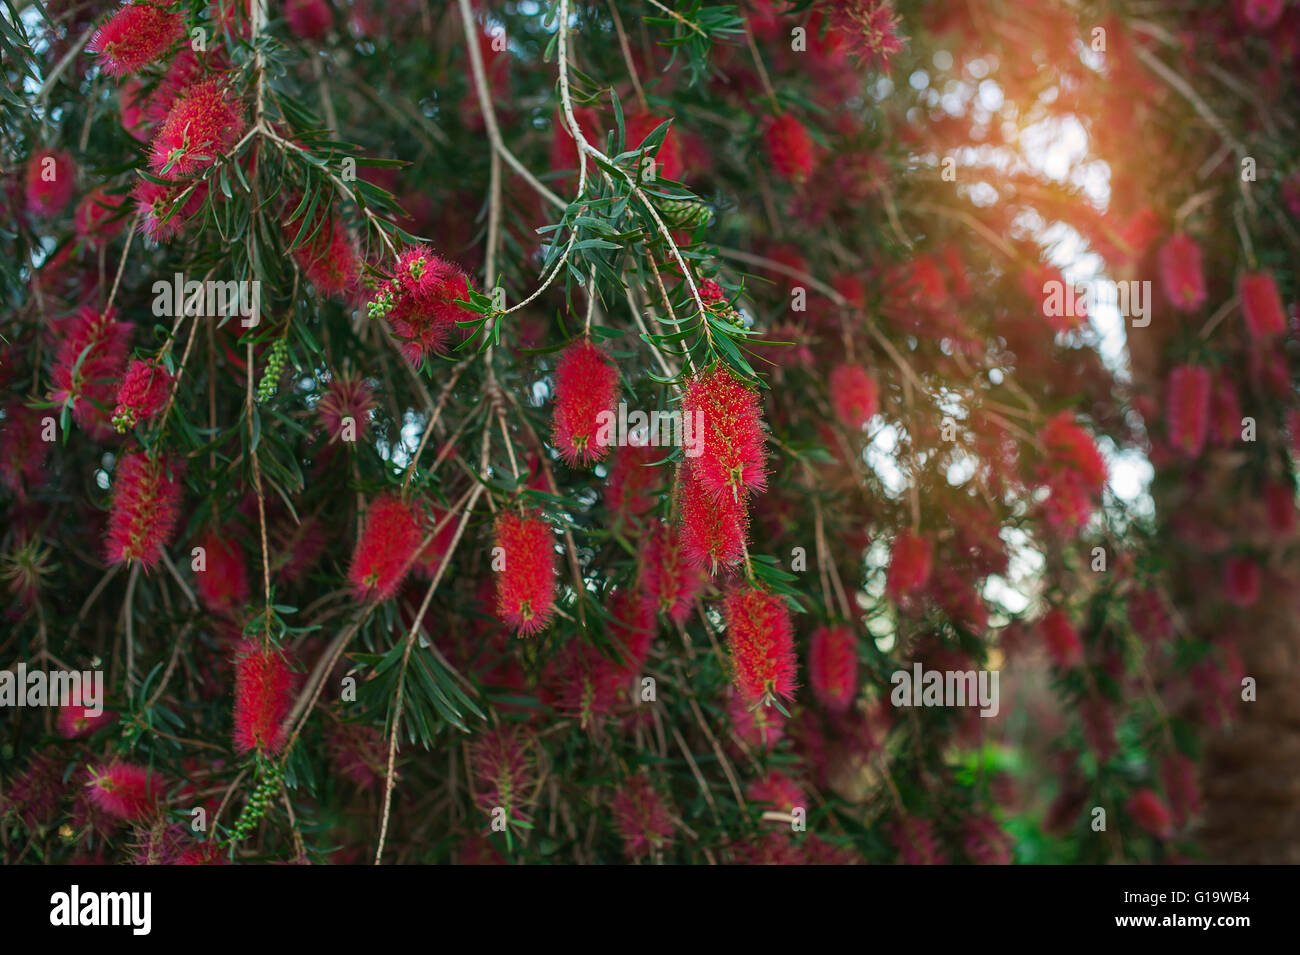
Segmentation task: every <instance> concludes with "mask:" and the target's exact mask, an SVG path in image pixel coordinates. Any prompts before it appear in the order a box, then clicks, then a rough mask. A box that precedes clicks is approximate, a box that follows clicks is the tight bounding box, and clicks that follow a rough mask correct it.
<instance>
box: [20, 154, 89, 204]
mask: <svg viewBox="0 0 1300 955" xmlns="http://www.w3.org/2000/svg"><path fill="white" fill-rule="evenodd" d="M76 184H77V167H76V165H75V164H74V163H73V161H72V157H71V156H69V155H68V154H67V153H65V152H60V151H58V150H55V149H38V150H36V152H34V153H32V155H31V158H30V159H28V160H27V208H28V209H30V210H31V211H32V212H33V213H35V214H36V215H38V216H42V217H44V218H50V217H52V216H56V215H58V214H59V213H60V212H62V211H63V209H64V207H65V206H67V204H68V200H69V199H71V198H72V190H73V188H74V187H75V186H76Z"/></svg>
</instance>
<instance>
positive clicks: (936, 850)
mask: <svg viewBox="0 0 1300 955" xmlns="http://www.w3.org/2000/svg"><path fill="white" fill-rule="evenodd" d="M890 840H891V841H892V842H893V843H894V848H895V849H897V850H898V861H899V862H900V863H901V864H903V865H946V864H947V862H948V858H947V856H946V855H945V854H944V851H943V849H942V848H940V846H939V840H938V839H937V838H936V836H935V834H934V823H932V822H930V820H929V819H922V818H920V817H918V816H902V817H901V818H899V819H896V820H894V822H893V824H892V825H891V826H890Z"/></svg>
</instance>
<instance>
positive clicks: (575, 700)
mask: <svg viewBox="0 0 1300 955" xmlns="http://www.w3.org/2000/svg"><path fill="white" fill-rule="evenodd" d="M557 664H558V665H557V666H556V667H555V668H554V669H553V670H551V672H550V674H549V676H550V678H551V679H550V680H548V683H549V684H550V685H551V686H554V687H556V689H554V690H551V689H550V686H548V694H549V697H550V701H551V703H552V705H553V706H554V707H555V709H556V710H557V711H558V712H560V713H562V714H564V715H565V716H569V717H573V718H574V719H576V720H577V721H578V725H579V726H580V727H581V728H582V729H587V728H589V727H590V726H592V725H593V724H594V723H596V722H597V721H598V720H600V719H602V718H604V717H606V716H609V715H610V714H611V713H613V712H614V710H615V709H616V708H617V707H618V705H619V704H620V703H622V702H623V701H625V700H626V699H627V689H628V679H627V673H626V671H625V670H624V668H623V667H622V666H620V665H619V663H618V662H617V661H615V660H611V659H610V658H609V657H607V656H605V655H604V654H603V653H601V652H600V650H598V649H597V648H596V647H594V646H593V645H591V644H590V643H587V642H586V641H585V640H582V639H577V640H570V641H569V642H568V644H566V645H565V647H564V650H563V652H562V653H561V654H560V656H559V658H558V661H557Z"/></svg>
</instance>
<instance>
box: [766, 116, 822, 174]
mask: <svg viewBox="0 0 1300 955" xmlns="http://www.w3.org/2000/svg"><path fill="white" fill-rule="evenodd" d="M763 147H764V149H765V151H766V152H767V159H768V163H769V164H770V165H771V167H772V170H773V171H774V172H775V173H776V174H777V175H778V176H780V177H781V178H782V179H784V180H786V181H787V182H792V183H795V184H799V183H802V182H803V181H804V180H806V179H807V178H808V175H809V174H810V173H811V172H812V168H813V142H812V137H811V136H809V135H808V128H807V127H806V126H804V124H803V123H801V122H799V120H798V119H796V118H795V117H794V115H793V114H791V113H782V114H781V115H780V116H776V117H773V118H771V119H769V120H768V121H767V123H766V124H765V125H764V127H763Z"/></svg>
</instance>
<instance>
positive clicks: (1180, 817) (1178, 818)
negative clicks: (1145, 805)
mask: <svg viewBox="0 0 1300 955" xmlns="http://www.w3.org/2000/svg"><path fill="white" fill-rule="evenodd" d="M1160 782H1161V784H1162V785H1163V786H1164V790H1165V797H1166V798H1167V799H1168V800H1169V809H1170V815H1171V816H1172V818H1173V822H1174V825H1176V826H1177V827H1178V828H1180V829H1181V828H1182V827H1183V826H1185V825H1187V822H1188V820H1189V819H1191V818H1192V817H1194V816H1196V815H1197V814H1198V813H1200V811H1201V791H1200V785H1199V784H1198V782H1197V769H1196V763H1194V762H1192V760H1190V759H1188V758H1187V757H1186V756H1184V755H1182V754H1181V753H1171V754H1169V755H1168V756H1166V757H1165V758H1164V759H1162V760H1161V761H1160Z"/></svg>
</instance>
